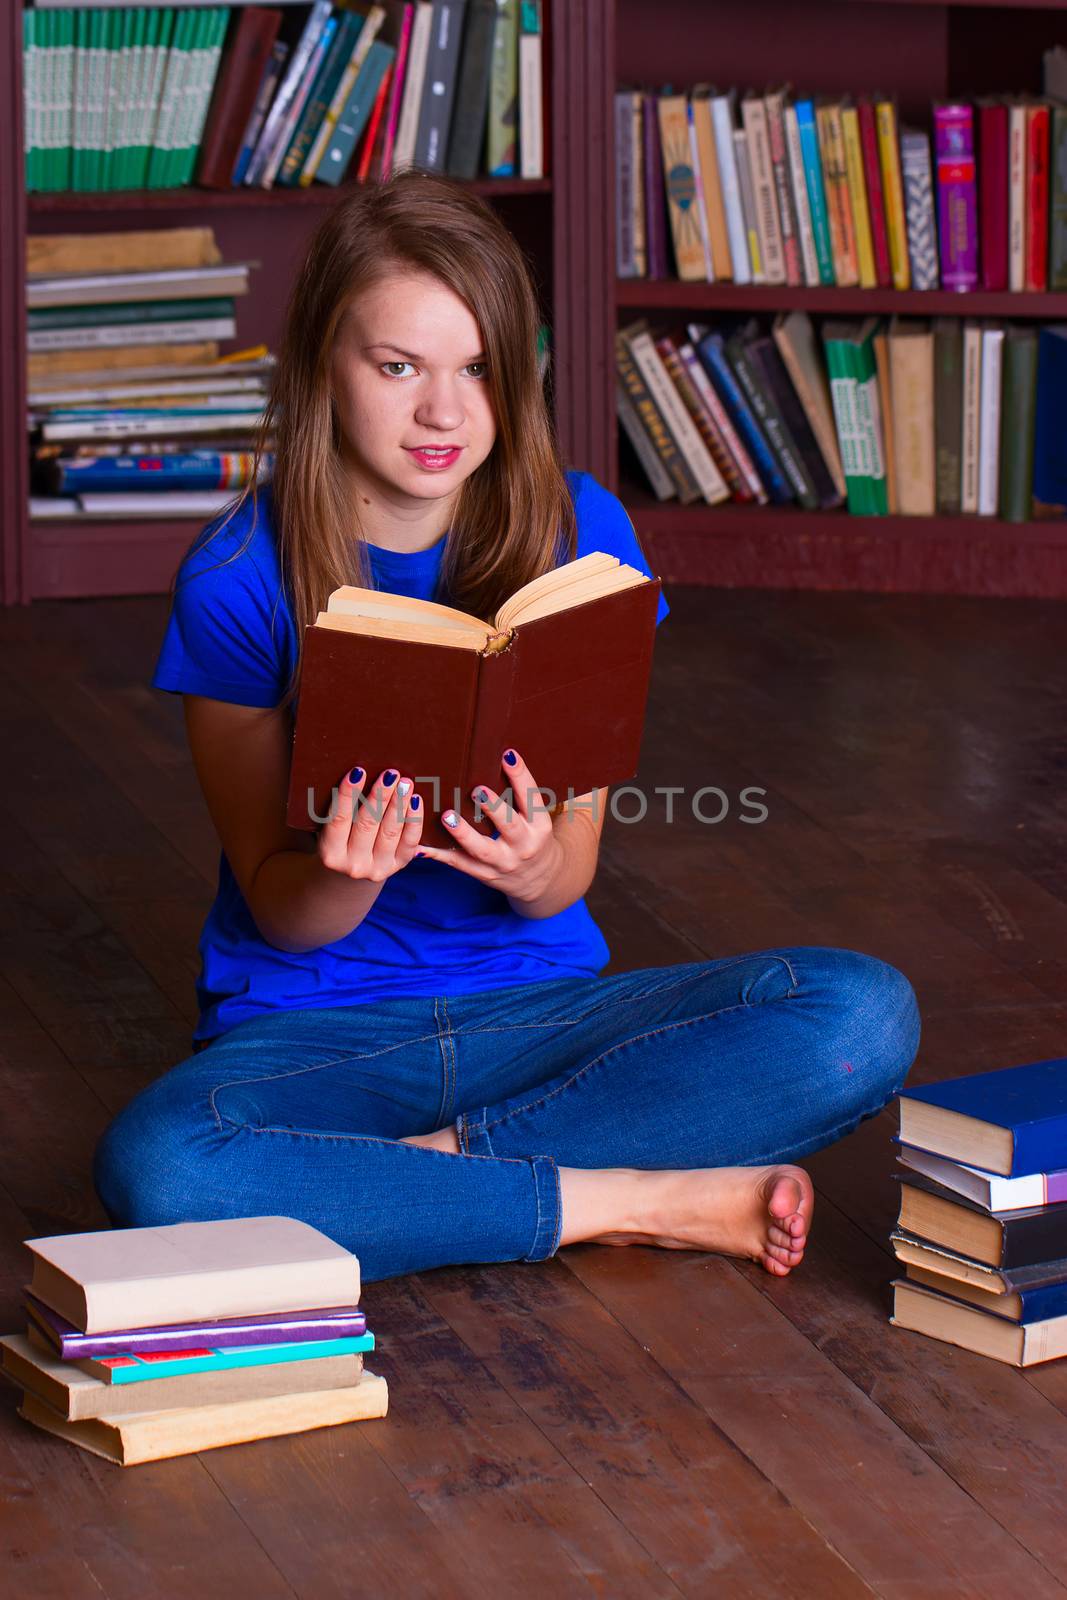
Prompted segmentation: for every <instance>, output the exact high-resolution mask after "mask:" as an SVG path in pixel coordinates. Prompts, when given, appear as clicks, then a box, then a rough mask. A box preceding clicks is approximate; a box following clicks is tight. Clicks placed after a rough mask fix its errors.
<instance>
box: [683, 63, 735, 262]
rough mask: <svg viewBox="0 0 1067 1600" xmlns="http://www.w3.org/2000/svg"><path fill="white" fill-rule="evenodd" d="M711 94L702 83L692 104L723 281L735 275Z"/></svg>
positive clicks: (711, 236) (712, 240)
mask: <svg viewBox="0 0 1067 1600" xmlns="http://www.w3.org/2000/svg"><path fill="white" fill-rule="evenodd" d="M711 94H712V91H711V89H710V87H709V86H708V85H706V84H698V86H697V87H696V88H695V89H694V90H693V93H692V97H691V103H692V107H693V126H694V128H695V130H696V141H697V149H698V151H699V152H700V181H701V183H702V184H703V186H704V209H705V211H706V213H707V219H708V239H709V242H710V245H711V265H712V268H713V270H714V273H715V278H716V280H717V281H720V280H723V279H726V280H729V279H732V278H733V275H734V264H733V258H732V256H731V254H730V235H729V231H728V229H727V226H726V206H725V203H724V201H723V196H722V178H721V175H720V172H719V156H718V150H717V148H716V144H715V127H714V123H713V121H712V115H711Z"/></svg>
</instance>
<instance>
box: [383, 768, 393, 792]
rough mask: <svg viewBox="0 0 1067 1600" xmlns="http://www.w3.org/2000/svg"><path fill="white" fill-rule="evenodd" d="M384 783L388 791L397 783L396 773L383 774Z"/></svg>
mask: <svg viewBox="0 0 1067 1600" xmlns="http://www.w3.org/2000/svg"><path fill="white" fill-rule="evenodd" d="M382 782H383V783H384V784H385V786H386V788H387V789H388V788H389V786H390V784H394V783H395V782H396V773H395V772H383V773H382Z"/></svg>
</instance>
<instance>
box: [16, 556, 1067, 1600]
mask: <svg viewBox="0 0 1067 1600" xmlns="http://www.w3.org/2000/svg"><path fill="white" fill-rule="evenodd" d="M669 598H670V600H671V603H672V606H673V615H672V617H671V620H670V622H669V623H668V624H667V625H666V626H665V627H664V628H663V629H662V630H661V633H660V637H659V644H658V649H657V662H656V675H655V684H654V690H653V696H652V701H651V705H650V715H649V723H648V731H647V734H646V742H645V747H644V760H643V766H642V774H641V782H642V783H643V785H644V786H645V787H646V788H648V789H651V788H652V787H653V786H654V785H661V786H667V785H671V784H674V785H679V784H680V785H685V786H686V789H687V791H688V792H691V791H692V790H693V789H695V788H698V787H700V786H702V785H718V786H719V787H720V788H722V789H724V790H725V791H726V793H727V795H728V796H729V797H730V798H731V813H730V815H729V816H728V817H727V819H726V820H725V821H723V822H722V823H721V824H719V825H717V826H712V825H702V824H700V823H698V822H696V821H695V820H694V819H693V818H692V815H691V814H689V813H688V812H687V810H686V809H680V810H679V811H678V812H677V813H676V817H675V821H674V822H673V823H672V824H670V825H667V824H666V822H665V820H664V817H665V813H664V812H663V811H662V809H661V810H658V811H657V810H656V809H655V808H653V809H652V811H651V812H650V820H648V821H646V822H645V823H643V824H641V825H636V826H635V825H626V824H623V823H621V822H619V821H609V822H608V824H607V827H606V830H605V838H604V845H603V851H602V857H601V866H600V872H599V876H598V880H597V884H596V886H595V890H594V892H593V894H592V895H591V897H590V898H591V903H592V906H593V909H594V912H595V913H596V914H597V915H598V917H599V919H600V920H601V923H602V925H603V927H604V929H605V932H606V934H607V936H608V939H609V942H610V944H611V947H612V950H613V952H614V959H613V963H612V970H623V969H626V968H630V967H637V966H658V965H663V964H665V963H669V962H674V961H685V960H692V959H694V958H697V957H702V956H721V955H727V954H731V953H737V952H741V951H745V950H752V949H759V948H761V947H765V946H769V945H781V944H786V943H797V944H803V943H807V944H827V945H843V946H850V947H852V948H856V949H860V950H864V951H868V952H870V953H871V954H874V955H877V956H881V957H882V958H884V959H886V960H888V961H891V962H893V963H895V964H896V965H898V966H900V967H901V968H902V969H903V970H904V971H905V972H906V973H907V974H908V976H909V977H910V978H911V980H912V982H913V983H914V985H915V988H916V990H917V992H918V995H919V1000H920V1005H921V1008H922V1012H923V1018H924V1033H923V1042H922V1047H921V1051H920V1055H919V1058H918V1062H917V1064H916V1066H915V1068H914V1069H913V1073H912V1079H911V1081H912V1082H921V1081H927V1080H930V1079H932V1078H936V1077H942V1076H952V1075H956V1074H960V1073H966V1072H972V1071H975V1070H979V1069H982V1068H992V1067H997V1066H1002V1065H1008V1064H1010V1063H1013V1062H1019V1061H1025V1060H1029V1059H1033V1058H1035V1057H1045V1056H1053V1055H1059V1054H1063V1053H1067V604H1062V603H1060V604H1056V603H1052V602H1048V603H1045V602H1038V601H1025V600H1020V601H995V600H994V601H987V600H973V599H943V598H937V597H923V598H909V597H900V596H856V595H825V594H821V595H820V594H785V593H782V594H776V593H769V592H758V593H757V592H752V591H742V592H734V593H730V592H716V591H710V590H697V589H690V590H683V589H679V588H675V589H673V590H672V591H671V594H670V597H669ZM164 613H165V602H164V601H163V600H162V599H132V600H115V601H89V602H52V603H49V604H38V605H35V606H34V607H32V608H31V609H29V610H16V611H8V612H6V613H2V614H0V723H2V727H0V738H2V749H3V751H4V758H5V759H4V762H3V788H2V791H0V805H2V810H3V826H2V828H0V871H2V894H3V901H2V909H0V941H2V951H3V965H2V979H0V1072H2V1088H3V1094H4V1099H5V1102H6V1105H5V1117H4V1121H5V1135H6V1137H5V1140H4V1158H3V1162H2V1166H0V1233H2V1238H3V1246H2V1249H0V1263H2V1281H0V1294H2V1307H0V1326H2V1327H3V1328H5V1329H8V1330H17V1329H19V1328H20V1327H21V1326H22V1324H23V1315H22V1314H21V1312H20V1308H19V1294H20V1286H21V1285H22V1283H23V1282H24V1280H25V1277H26V1275H27V1274H26V1267H27V1261H26V1259H24V1257H25V1256H26V1252H25V1251H24V1250H23V1248H22V1245H21V1240H22V1239H23V1238H25V1237H33V1236H35V1235H40V1234H48V1233H56V1232H64V1231H68V1230H75V1229H86V1228H93V1227H100V1226H106V1218H105V1216H104V1214H103V1212H102V1211H101V1210H100V1208H99V1205H98V1203H97V1201H96V1199H95V1196H94V1194H93V1191H92V1188H91V1185H90V1181H89V1163H90V1155H91V1151H92V1148H93V1145H94V1142H95V1140H96V1138H97V1136H98V1135H99V1133H100V1132H101V1130H102V1129H103V1127H104V1126H105V1124H106V1122H107V1121H108V1120H109V1118H110V1117H111V1116H112V1115H113V1114H114V1113H115V1112H116V1111H117V1110H118V1109H119V1108H120V1107H121V1106H122V1105H123V1104H124V1103H125V1102H126V1100H127V1099H129V1098H130V1097H131V1096H132V1095H133V1094H134V1093H135V1092H136V1091H137V1090H138V1089H139V1088H140V1087H141V1086H142V1085H143V1084H145V1083H146V1082H148V1081H149V1080H150V1079H151V1078H153V1077H154V1076H156V1075H157V1074H159V1073H162V1072H164V1071H165V1070H166V1069H167V1068H168V1067H169V1066H170V1065H172V1064H173V1063H175V1062H177V1061H178V1060H180V1059H182V1058H183V1057H184V1056H185V1055H187V1054H188V1053H189V1032H190V1027H191V1025H192V1022H193V1020H194V1007H193V979H194V977H195V974H196V970H197V956H196V940H197V936H198V934H199V930H200V925H201V922H202V919H203V916H204V913H205V911H206V909H207V907H208V904H209V901H210V899H211V896H212V894H213V891H214V884H215V874H216V866H217V853H216V845H215V843H214V837H213V834H212V832H211V829H210V824H209V822H208V821H207V818H206V814H205V812H204V811H203V808H202V803H201V800H200V796H199V791H198V789H197V786H196V782H195V778H194V776H193V773H192V770H191V767H190V764H189V761H188V758H187V754H186V750H185V745H184V740H183V733H182V722H181V708H180V702H179V701H178V700H176V699H174V698H172V697H169V696H164V695H160V694H157V693H155V692H154V691H152V690H151V689H150V688H149V687H148V679H149V676H150V672H151V668H152V665H153V662H154V658H155V650H156V647H157V644H158V640H159V636H160V631H161V627H162V623H163V618H164ZM747 785H753V786H759V787H762V788H764V789H766V791H767V796H766V802H765V803H766V804H767V806H768V808H769V816H768V819H767V821H766V822H765V823H763V824H762V825H759V826H752V825H746V824H744V823H742V822H740V820H739V797H740V791H741V790H742V789H743V788H744V787H746V786H747ZM712 803H713V802H709V807H710V804H712ZM894 1127H895V1112H894V1111H893V1110H892V1109H890V1110H887V1111H885V1112H883V1113H882V1114H881V1115H880V1116H879V1117H877V1118H874V1119H872V1120H870V1121H868V1122H866V1123H864V1124H863V1126H862V1127H861V1128H860V1129H859V1130H857V1132H856V1133H855V1134H853V1135H852V1136H851V1137H850V1138H848V1139H845V1140H842V1141H841V1142H839V1143H838V1144H837V1145H835V1146H833V1147H831V1148H830V1149H828V1150H826V1151H824V1152H821V1153H820V1154H819V1155H818V1156H816V1157H813V1158H811V1160H810V1161H809V1162H808V1163H807V1164H808V1166H809V1168H810V1170H811V1171H812V1173H813V1175H814V1177H815V1181H816V1188H817V1199H816V1210H815V1219H814V1229H813V1234H812V1239H811V1243H810V1245H809V1249H808V1252H807V1256H806V1258H805V1260H804V1262H803V1264H802V1266H801V1267H800V1268H799V1269H798V1270H797V1271H796V1272H794V1273H793V1274H792V1275H791V1276H790V1277H789V1278H787V1279H784V1280H781V1279H774V1278H772V1277H770V1276H769V1275H768V1274H767V1273H765V1272H764V1271H763V1270H762V1269H761V1268H759V1267H757V1266H755V1265H754V1264H749V1263H740V1262H733V1261H728V1260H725V1259H723V1258H720V1257H716V1256H710V1255H700V1254H697V1253H692V1254H690V1253H688V1252H685V1253H683V1252H662V1251H656V1250H652V1249H645V1248H632V1249H627V1250H619V1249H612V1248H610V1247H606V1246H600V1247H597V1246H589V1245H587V1246H579V1247H572V1248H570V1249H568V1250H565V1251H563V1252H561V1253H560V1254H559V1255H558V1256H556V1257H555V1258H554V1259H552V1260H550V1261H546V1262H543V1263H539V1264H536V1265H532V1264H521V1263H520V1264H516V1265H513V1266H511V1265H509V1266H491V1267H487V1268H462V1269H453V1268H450V1269H446V1270H442V1271H437V1272H432V1273H427V1274H424V1275H421V1276H417V1277H412V1278H409V1279H399V1280H394V1281H391V1282H387V1283H380V1284H371V1285H369V1286H368V1288H367V1290H366V1293H365V1297H364V1303H365V1305H366V1308H367V1312H368V1319H369V1323H370V1325H371V1327H372V1328H373V1329H374V1331H375V1334H376V1336H377V1340H378V1350H377V1351H376V1354H375V1357H374V1359H373V1362H372V1365H373V1367H374V1368H375V1369H376V1370H378V1371H381V1372H382V1373H384V1374H385V1376H386V1377H387V1378H388V1380H389V1384H390V1391H391V1405H390V1411H389V1415H388V1417H387V1418H386V1419H384V1420H382V1421H378V1422H373V1423H366V1424H359V1425H352V1426H349V1427H345V1428H336V1429H324V1430H320V1431H319V1432H316V1433H310V1434H303V1435H297V1436H294V1437H291V1438H288V1439H279V1440H268V1441H263V1442H260V1443H257V1444H248V1445H238V1446H233V1447H230V1448H227V1449H222V1450H216V1451H211V1452H207V1453H205V1454H204V1455H203V1456H200V1457H187V1458H181V1459H178V1460H174V1461H170V1462H163V1463H158V1464H152V1465H146V1466H141V1467H137V1468H133V1469H127V1470H125V1471H124V1470H122V1469H120V1468H118V1467H114V1466H111V1465H109V1464H107V1463H105V1462H103V1461H101V1460H99V1459H97V1458H96V1457H93V1456H90V1455H87V1454H83V1453H81V1452H79V1451H76V1450H75V1449H74V1448H73V1447H71V1446H69V1445H67V1444H65V1443H62V1442H60V1441H58V1440H54V1439H51V1438H49V1437H47V1436H45V1435H43V1434H41V1433H38V1432H37V1431H35V1430H33V1429H31V1428H30V1427H29V1425H28V1424H26V1423H24V1422H22V1421H21V1419H20V1418H19V1417H18V1416H17V1415H16V1414H15V1410H14V1405H15V1398H14V1392H13V1391H11V1390H9V1389H8V1388H7V1387H6V1386H3V1385H0V1461H2V1471H3V1486H4V1495H3V1509H2V1512H0V1517H2V1519H3V1526H2V1529H0V1532H2V1537H3V1549H4V1552H5V1555H4V1558H3V1559H4V1569H6V1570H5V1571H4V1572H3V1573H2V1574H0V1585H2V1586H3V1588H4V1591H5V1592H7V1593H11V1594H12V1595H18V1597H19V1600H36V1597H47V1600H55V1597H59V1596H61V1597H63V1600H82V1597H85V1600H101V1596H106V1597H114V1600H119V1597H122V1600H126V1597H128V1600H143V1597H144V1596H145V1595H146V1594H150V1595H153V1596H154V1595H160V1596H164V1597H166V1600H172V1597H179V1596H181V1597H184V1596H190V1597H191V1596H208V1597H214V1596H216V1595H223V1594H230V1593H232V1592H234V1585H235V1584H237V1583H240V1584H241V1585H243V1587H242V1589H241V1590H240V1591H239V1592H241V1593H243V1594H249V1595H252V1594H254V1595H255V1596H256V1600H273V1597H275V1596H294V1595H295V1596H300V1597H307V1600H329V1597H332V1596H352V1595H354V1594H358V1593H362V1594H367V1595H370V1596H379V1595H381V1596H390V1597H392V1596H400V1597H403V1600H407V1597H413V1596H426V1597H429V1600H446V1597H451V1596H470V1595H479V1596H482V1595H489V1596H497V1595H508V1596H527V1595H529V1596H538V1597H539V1600H540V1597H542V1596H544V1595H546V1594H549V1595H551V1596H553V1597H554V1600H556V1597H565V1596H570V1595H596V1596H604V1597H610V1600H620V1597H628V1596H633V1597H635V1600H638V1597H640V1600H650V1597H658V1596H669V1595H670V1596H674V1595H687V1596H694V1597H705V1596H719V1595H722V1596H728V1597H730V1600H739V1597H742V1596H752V1597H759V1600H766V1597H769V1596H783V1597H791V1600H792V1597H796V1596H801V1595H802V1596H809V1595H810V1596H815V1597H818V1600H831V1597H833V1600H837V1597H841V1600H844V1597H849V1600H851V1597H853V1596H859V1595H871V1594H874V1595H881V1596H888V1597H894V1600H905V1597H906V1600H935V1597H937V1600H939V1597H941V1596H956V1595H959V1596H966V1597H968V1600H977V1597H982V1596H989V1597H994V1596H995V1597H997V1600H1005V1597H1013V1600H1014V1597H1016V1596H1023V1595H1026V1596H1027V1597H1028V1600H1042V1597H1045V1596H1053V1595H1064V1594H1067V1513H1065V1510H1064V1507H1065V1504H1067V1501H1065V1489H1067V1362H1064V1361H1060V1362H1054V1363H1050V1364H1048V1365H1047V1366H1044V1367H1037V1368H1035V1369H1032V1370H1031V1371H1030V1372H1029V1373H1028V1374H1025V1375H1024V1374H1021V1373H1019V1372H1016V1371H1014V1370H1012V1369H1010V1368H1006V1367H1002V1366H1000V1365H998V1364H997V1363H995V1362H993V1361H989V1360H985V1359H983V1358H981V1357H978V1356H972V1355H970V1354H968V1353H966V1352H963V1351H959V1350H956V1349H954V1348H952V1347H950V1346H946V1345H940V1344H937V1343H935V1342H933V1341H931V1340H927V1339H924V1338H923V1337H921V1336H920V1335H916V1334H910V1333H906V1332H903V1331H902V1330H900V1329H897V1328H894V1327H891V1326H890V1324H889V1322H888V1305H889V1294H888V1284H889V1282H890V1280H891V1278H892V1277H893V1275H894V1266H893V1257H892V1254H891V1251H890V1249H889V1247H888V1245H887V1236H888V1234H889V1231H890V1228H891V1225H892V1222H893V1220H894V1217H895V1194H896V1185H895V1184H894V1183H893V1182H892V1180H891V1176H890V1175H891V1172H892V1170H893V1167H894V1162H893V1158H892V1150H891V1144H890V1135H891V1133H892V1132H893V1130H894Z"/></svg>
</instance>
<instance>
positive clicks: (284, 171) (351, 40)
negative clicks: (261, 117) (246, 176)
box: [275, 11, 364, 186]
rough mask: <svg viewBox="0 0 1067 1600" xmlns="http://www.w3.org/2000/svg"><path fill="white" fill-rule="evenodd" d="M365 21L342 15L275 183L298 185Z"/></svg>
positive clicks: (352, 14) (353, 14) (351, 13)
mask: <svg viewBox="0 0 1067 1600" xmlns="http://www.w3.org/2000/svg"><path fill="white" fill-rule="evenodd" d="M333 20H334V19H331V21H333ZM363 21H364V19H363V18H362V17H361V16H360V14H359V12H358V11H346V12H344V13H343V14H342V16H341V19H340V23H339V24H338V25H337V31H336V33H335V35H334V41H333V44H332V45H331V46H330V48H329V50H328V51H327V53H326V59H325V61H324V62H323V63H322V66H321V67H320V68H319V75H318V77H317V78H316V79H315V83H314V86H313V88H312V90H311V93H310V95H309V96H308V101H307V104H306V106H305V107H304V109H303V111H302V112H301V113H300V121H299V122H298V123H297V127H296V132H295V133H294V134H293V137H292V139H291V140H290V143H289V148H288V150H287V151H286V152H285V158H284V160H283V161H282V164H281V167H280V168H279V170H278V176H277V178H276V179H275V182H276V183H278V184H281V185H283V186H289V185H292V184H295V183H298V182H299V179H300V173H301V171H302V169H303V166H304V162H305V161H306V160H307V158H308V156H309V155H310V153H311V147H312V145H313V144H314V143H315V139H316V136H317V134H318V131H319V129H320V128H321V127H322V119H323V117H325V115H326V113H327V111H329V109H330V103H331V101H332V100H333V97H334V95H335V94H336V93H337V85H338V84H339V83H340V81H341V79H342V77H343V76H344V71H345V68H346V67H347V66H348V63H349V62H350V61H351V59H352V52H353V50H354V49H355V48H356V44H357V43H358V41H359V35H360V33H361V32H362V29H363ZM327 26H329V23H328V24H327Z"/></svg>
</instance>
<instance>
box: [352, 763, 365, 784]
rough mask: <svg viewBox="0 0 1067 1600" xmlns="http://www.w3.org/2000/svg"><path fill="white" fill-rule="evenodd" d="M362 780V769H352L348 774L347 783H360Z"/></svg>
mask: <svg viewBox="0 0 1067 1600" xmlns="http://www.w3.org/2000/svg"><path fill="white" fill-rule="evenodd" d="M362 779H363V768H362V767H353V768H352V771H351V772H350V773H349V774H348V781H349V783H360V782H361V781H362Z"/></svg>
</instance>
